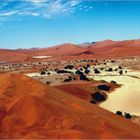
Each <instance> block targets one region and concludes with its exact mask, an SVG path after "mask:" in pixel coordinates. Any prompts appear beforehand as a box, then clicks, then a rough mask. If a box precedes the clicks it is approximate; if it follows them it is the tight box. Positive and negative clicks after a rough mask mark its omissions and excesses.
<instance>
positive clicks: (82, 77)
mask: <svg viewBox="0 0 140 140" xmlns="http://www.w3.org/2000/svg"><path fill="white" fill-rule="evenodd" d="M80 80H85V81H89V79H88V78H87V77H86V76H85V75H80Z"/></svg>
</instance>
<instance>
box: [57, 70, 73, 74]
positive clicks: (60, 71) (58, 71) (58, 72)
mask: <svg viewBox="0 0 140 140" xmlns="http://www.w3.org/2000/svg"><path fill="white" fill-rule="evenodd" d="M61 73H72V72H70V71H66V70H57V74H61Z"/></svg>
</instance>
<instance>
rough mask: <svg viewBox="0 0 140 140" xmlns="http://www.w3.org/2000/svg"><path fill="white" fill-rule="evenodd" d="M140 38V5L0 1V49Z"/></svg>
mask: <svg viewBox="0 0 140 140" xmlns="http://www.w3.org/2000/svg"><path fill="white" fill-rule="evenodd" d="M138 38H140V1H126V0H125V1H121V0H119V1H115V0H112V1H111V0H110V1H104V0H0V48H10V49H15V48H34V47H48V46H53V45H56V44H62V43H77V44H78V43H83V42H93V41H99V40H106V39H112V40H129V39H138Z"/></svg>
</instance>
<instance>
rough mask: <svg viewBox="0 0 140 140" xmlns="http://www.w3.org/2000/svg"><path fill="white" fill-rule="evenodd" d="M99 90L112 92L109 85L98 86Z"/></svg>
mask: <svg viewBox="0 0 140 140" xmlns="http://www.w3.org/2000/svg"><path fill="white" fill-rule="evenodd" d="M97 88H98V89H100V90H104V91H109V90H110V86H108V85H98V86H97Z"/></svg>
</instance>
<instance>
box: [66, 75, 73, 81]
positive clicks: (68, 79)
mask: <svg viewBox="0 0 140 140" xmlns="http://www.w3.org/2000/svg"><path fill="white" fill-rule="evenodd" d="M71 80H72V77H71V76H69V77H68V78H67V79H65V80H64V82H70V81H71Z"/></svg>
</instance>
